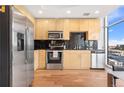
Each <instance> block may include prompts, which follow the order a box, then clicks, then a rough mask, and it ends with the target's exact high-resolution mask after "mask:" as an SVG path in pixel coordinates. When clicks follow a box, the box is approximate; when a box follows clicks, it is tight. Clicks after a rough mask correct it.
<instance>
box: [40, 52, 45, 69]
mask: <svg viewBox="0 0 124 93" xmlns="http://www.w3.org/2000/svg"><path fill="white" fill-rule="evenodd" d="M45 68H46V51H45V50H39V60H38V69H45Z"/></svg>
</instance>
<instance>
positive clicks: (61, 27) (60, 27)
mask: <svg viewBox="0 0 124 93" xmlns="http://www.w3.org/2000/svg"><path fill="white" fill-rule="evenodd" d="M56 30H57V31H63V30H64V19H56Z"/></svg>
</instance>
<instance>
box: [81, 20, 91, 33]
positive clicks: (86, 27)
mask: <svg viewBox="0 0 124 93" xmlns="http://www.w3.org/2000/svg"><path fill="white" fill-rule="evenodd" d="M88 30H89V20H88V19H80V31H82V32H86V31H88Z"/></svg>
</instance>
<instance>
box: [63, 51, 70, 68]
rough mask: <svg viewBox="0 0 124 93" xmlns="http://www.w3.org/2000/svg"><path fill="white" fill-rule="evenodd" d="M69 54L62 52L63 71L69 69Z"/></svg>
mask: <svg viewBox="0 0 124 93" xmlns="http://www.w3.org/2000/svg"><path fill="white" fill-rule="evenodd" d="M69 54H70V53H69V51H64V52H63V69H70V64H71V62H70V56H69Z"/></svg>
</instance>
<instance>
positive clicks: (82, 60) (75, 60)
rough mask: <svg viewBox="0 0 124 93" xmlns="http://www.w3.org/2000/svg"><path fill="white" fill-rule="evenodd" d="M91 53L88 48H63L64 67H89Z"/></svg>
mask: <svg viewBox="0 0 124 93" xmlns="http://www.w3.org/2000/svg"><path fill="white" fill-rule="evenodd" d="M90 55H91V53H90V51H88V50H81V51H80V50H64V55H63V68H64V69H90V62H91V57H90Z"/></svg>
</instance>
